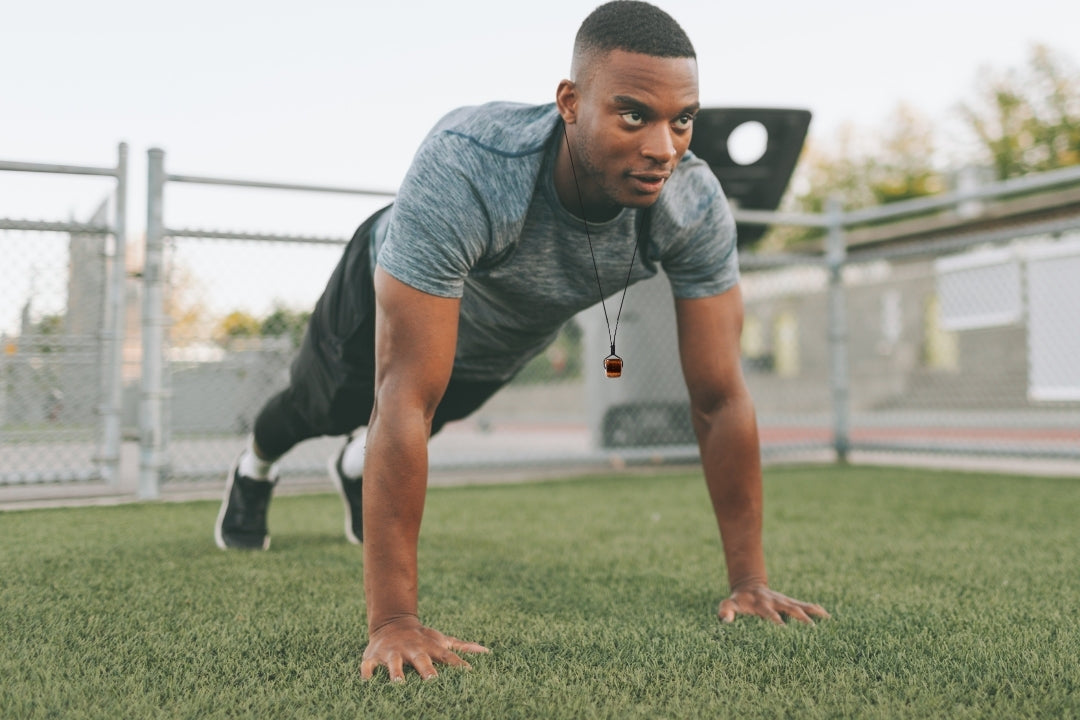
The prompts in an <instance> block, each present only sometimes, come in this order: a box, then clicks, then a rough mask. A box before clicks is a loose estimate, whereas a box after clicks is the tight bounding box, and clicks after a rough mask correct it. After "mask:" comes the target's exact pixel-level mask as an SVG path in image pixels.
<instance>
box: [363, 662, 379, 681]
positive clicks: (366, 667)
mask: <svg viewBox="0 0 1080 720" xmlns="http://www.w3.org/2000/svg"><path fill="white" fill-rule="evenodd" d="M377 667H379V661H378V660H365V661H364V662H362V663H360V679H361V680H370V679H371V676H372V675H373V674H374V673H375V668H377Z"/></svg>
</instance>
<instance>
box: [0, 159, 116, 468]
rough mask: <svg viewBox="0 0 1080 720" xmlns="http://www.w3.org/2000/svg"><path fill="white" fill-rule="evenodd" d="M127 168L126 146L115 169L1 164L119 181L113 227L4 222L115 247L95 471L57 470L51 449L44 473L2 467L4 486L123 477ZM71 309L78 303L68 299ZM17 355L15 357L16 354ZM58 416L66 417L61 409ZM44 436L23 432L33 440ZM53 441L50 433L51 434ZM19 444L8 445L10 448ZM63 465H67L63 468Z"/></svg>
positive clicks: (103, 333) (108, 282)
mask: <svg viewBox="0 0 1080 720" xmlns="http://www.w3.org/2000/svg"><path fill="white" fill-rule="evenodd" d="M127 166H128V147H127V144H126V143H121V144H120V145H119V147H118V149H117V158H116V165H115V166H113V167H89V166H81V165H58V164H44V163H30V162H17V161H0V171H4V172H16V173H47V174H58V175H68V176H76V175H83V176H99V177H107V178H113V179H114V180H115V181H116V184H115V188H114V190H113V198H114V204H113V212H112V220H111V222H104V223H101V224H97V223H79V222H73V221H71V222H57V221H52V220H28V219H16V218H0V230H5V231H24V232H52V233H69V234H74V235H80V236H87V235H90V236H93V235H96V236H111V237H112V238H113V244H112V247H111V251H110V249H108V248H106V249H105V254H106V257H105V261H106V267H107V275H106V279H105V287H104V288H101V290H102V291H103V295H104V298H103V313H102V318H103V321H102V325H101V327H100V328H99V332H98V342H99V344H100V359H101V363H100V377H99V380H98V382H99V383H100V388H101V391H100V394H99V396H98V397H99V404H98V407H97V413H98V416H99V420H100V423H99V425H100V426H99V430H98V433H97V434H98V439H97V450H96V451H95V452H93V454H92V464H93V467H91V468H87V467H74V468H73V467H71V466H70V465H71V463H66V465H67V467H63V466H61V467H56V464H57V458H55V457H52V455H53V453H52V452H51V450H49V449H48V447H46V448H45V449H43V450H42V453H41V454H44V455H47V456H50V458H49V459H48V460H45V461H42V462H40V463H39V469H36V470H32V471H27V470H22V471H19V470H12V469H11V468H10V466H9V467H3V468H0V484H13V483H32V482H46V481H61V480H94V479H102V480H105V481H106V482H109V483H113V484H115V483H116V482H117V481H118V479H119V473H120V444H121V435H122V428H121V424H122V422H121V403H122V376H121V374H122V366H123V343H124V307H125V302H124V301H125V277H126V273H125V262H126V248H127V230H126V226H125V222H126V215H125V213H126V212H127V184H128V180H127ZM68 302H69V305H70V304H71V303H72V302H73V299H72V298H69V299H68ZM12 354H15V353H12ZM57 412H60V411H59V410H58V411H57ZM28 434H29V435H35V434H38V435H41V434H42V433H34V432H32V431H31V432H29V433H22V435H23V437H26V436H27V435H28ZM45 435H46V436H47V435H48V434H47V433H45ZM13 444H17V443H10V442H8V443H5V445H8V446H9V449H10V446H11V445H13ZM62 465H63V463H62Z"/></svg>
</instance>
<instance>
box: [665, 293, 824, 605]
mask: <svg viewBox="0 0 1080 720" xmlns="http://www.w3.org/2000/svg"><path fill="white" fill-rule="evenodd" d="M675 311H676V317H677V320H678V330H679V355H680V357H681V360H682V368H683V375H684V376H685V378H686V386H687V390H688V391H689V393H690V408H691V413H692V416H693V417H692V419H693V425H694V431H695V433H696V434H697V439H698V446H699V447H700V449H701V462H702V468H703V469H704V472H705V483H706V485H707V486H708V489H709V497H710V499H711V500H712V506H713V511H714V512H715V514H716V522H717V524H718V525H719V527H720V536H721V539H722V540H723V543H724V556H725V559H726V561H727V571H728V583H729V585H730V588H731V596H730V597H728V598H727V599H726V600H724V601H723V602H722V603H721V604H720V610H719V614H720V618H721V619H722V620H724V621H727V622H730V621H732V620H734V618H735V615H736V613H747V614H752V615H758V616H761V617H764V618H767V619H769V620H772V621H773V622H777V623H782V622H783V619H782V617H781V614H783V615H787V616H789V617H793V618H796V619H798V620H801V621H803V622H811V621H810V618H809V615H817V616H819V617H828V613H826V612H825V610H824V609H823V608H821V607H820V606H818V605H812V604H808V603H803V602H799V601H797V600H792V599H791V598H788V597H785V596H783V595H781V594H780V593H777V592H774V591H772V590H770V589H769V587H768V578H767V576H766V573H765V555H764V552H763V550H762V543H761V515H762V493H761V452H760V445H759V443H758V434H757V420H756V418H755V415H754V404H753V401H752V400H751V399H750V393H749V391H748V390H747V387H746V382H745V380H744V379H743V375H742V368H741V365H740V351H739V337H740V335H741V333H742V320H743V305H742V294H741V293H740V291H739V288H738V286H736V287H735V288H733V289H731V290H729V291H727V292H725V293H723V294H721V295H716V296H713V297H707V298H700V299H693V300H682V299H680V300H676V304H675Z"/></svg>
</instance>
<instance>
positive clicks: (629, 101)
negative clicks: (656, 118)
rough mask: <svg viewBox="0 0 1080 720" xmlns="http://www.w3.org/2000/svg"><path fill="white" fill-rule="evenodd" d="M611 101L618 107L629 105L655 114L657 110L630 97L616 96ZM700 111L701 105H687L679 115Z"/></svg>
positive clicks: (697, 103)
mask: <svg viewBox="0 0 1080 720" xmlns="http://www.w3.org/2000/svg"><path fill="white" fill-rule="evenodd" d="M611 99H612V101H613V102H614V103H615V104H616V105H629V106H630V107H634V108H638V109H639V110H648V111H650V112H655V110H654V109H653V108H652V107H650V106H649V105H648V104H646V103H644V102H642V101H641V100H638V99H637V98H634V97H631V96H630V95H616V96H614V97H613V98H611ZM700 109H701V103H699V102H696V103H691V104H690V105H687V106H686V107H684V108H683V109H682V110H680V111H679V113H680V114H682V113H696V112H697V111H698V110H700Z"/></svg>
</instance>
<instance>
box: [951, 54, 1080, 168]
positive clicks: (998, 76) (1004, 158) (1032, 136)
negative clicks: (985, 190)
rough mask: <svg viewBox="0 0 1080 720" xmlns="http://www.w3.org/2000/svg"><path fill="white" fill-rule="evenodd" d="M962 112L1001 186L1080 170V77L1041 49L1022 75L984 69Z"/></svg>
mask: <svg viewBox="0 0 1080 720" xmlns="http://www.w3.org/2000/svg"><path fill="white" fill-rule="evenodd" d="M981 78H982V79H981V81H980V83H979V85H978V87H977V88H976V98H975V101H974V102H972V103H965V104H963V105H961V107H960V113H961V116H962V117H963V118H964V119H965V120H966V122H967V124H968V125H969V126H970V128H971V130H972V131H973V133H974V134H975V137H976V138H977V140H978V143H979V146H980V151H981V154H982V156H983V157H982V159H983V161H984V162H987V163H989V164H991V165H992V166H993V168H994V173H995V175H996V177H997V178H998V179H1000V180H1004V179H1006V178H1010V177H1017V176H1020V175H1026V174H1028V173H1034V172H1043V171H1046V170H1053V169H1056V168H1061V167H1067V166H1070V165H1078V164H1080V71H1078V70H1077V68H1076V66H1075V65H1073V64H1072V63H1071V61H1070V60H1069V59H1068V58H1066V57H1065V55H1064V54H1062V53H1060V52H1057V51H1055V50H1052V49H1050V48H1048V47H1046V46H1045V45H1035V46H1034V47H1033V48H1032V49H1031V55H1030V57H1029V59H1028V64H1027V66H1026V67H1024V68H1022V69H1008V70H1004V71H1001V70H991V69H984V71H983V72H982V73H981Z"/></svg>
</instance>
